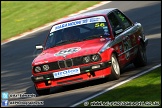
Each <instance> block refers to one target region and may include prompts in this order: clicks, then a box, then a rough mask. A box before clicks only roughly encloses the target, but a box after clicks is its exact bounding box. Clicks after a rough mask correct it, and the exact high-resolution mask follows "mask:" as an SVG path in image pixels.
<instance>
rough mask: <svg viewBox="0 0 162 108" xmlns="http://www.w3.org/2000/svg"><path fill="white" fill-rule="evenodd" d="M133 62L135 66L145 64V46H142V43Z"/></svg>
mask: <svg viewBox="0 0 162 108" xmlns="http://www.w3.org/2000/svg"><path fill="white" fill-rule="evenodd" d="M133 64H134V66H135V67H142V66H146V64H147V56H146V47H144V45H143V44H142V43H141V44H140V45H139V48H138V52H137V56H136V58H135V60H134V62H133Z"/></svg>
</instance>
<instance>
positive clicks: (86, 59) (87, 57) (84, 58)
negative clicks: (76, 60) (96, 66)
mask: <svg viewBox="0 0 162 108" xmlns="http://www.w3.org/2000/svg"><path fill="white" fill-rule="evenodd" d="M90 61H91V58H90V56H85V57H83V62H84V63H89V62H90Z"/></svg>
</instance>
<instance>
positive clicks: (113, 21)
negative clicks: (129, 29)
mask: <svg viewBox="0 0 162 108" xmlns="http://www.w3.org/2000/svg"><path fill="white" fill-rule="evenodd" d="M108 19H109V21H110V25H111V27H112V30H113V33H114V36H116V35H118V34H120V33H122V32H123V29H122V25H121V23H120V21H119V20H118V18H117V17H116V15H115V14H114V13H113V12H112V13H110V14H109V15H108Z"/></svg>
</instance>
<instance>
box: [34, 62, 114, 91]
mask: <svg viewBox="0 0 162 108" xmlns="http://www.w3.org/2000/svg"><path fill="white" fill-rule="evenodd" d="M110 66H111V61H107V62H102V63H97V64H93V65H89V66H82V67H79V68H80V72H81V73H80V74H77V75H72V76H68V77H63V78H54V76H53V73H50V74H45V75H41V76H31V79H32V81H33V82H34V83H35V84H36V87H37V88H38V89H41V88H47V87H54V86H57V85H60V84H63V85H64V84H65V83H66V82H68V83H73V82H78V81H79V80H87V79H91V78H92V79H93V78H97V77H101V76H107V75H109V74H110V71H108V70H106V69H107V68H108V67H110ZM88 74H89V75H90V76H91V77H88ZM49 81H52V83H50V84H49V83H48V82H49ZM64 82H65V83H64Z"/></svg>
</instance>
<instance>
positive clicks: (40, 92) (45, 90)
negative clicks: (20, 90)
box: [35, 87, 50, 95]
mask: <svg viewBox="0 0 162 108" xmlns="http://www.w3.org/2000/svg"><path fill="white" fill-rule="evenodd" d="M35 91H36V92H37V94H38V95H48V94H49V93H50V89H42V90H37V89H36V87H35Z"/></svg>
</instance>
